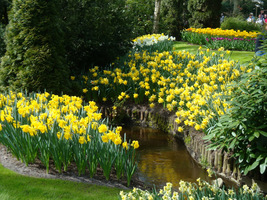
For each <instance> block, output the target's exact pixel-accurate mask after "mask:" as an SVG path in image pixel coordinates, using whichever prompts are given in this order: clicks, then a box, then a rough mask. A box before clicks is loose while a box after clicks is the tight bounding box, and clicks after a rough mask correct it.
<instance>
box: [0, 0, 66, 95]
mask: <svg viewBox="0 0 267 200" xmlns="http://www.w3.org/2000/svg"><path fill="white" fill-rule="evenodd" d="M57 13H58V5H57V0H49V1H47V0H23V1H21V0H13V2H12V8H11V13H10V17H9V24H8V25H7V29H6V43H7V47H6V53H5V55H4V56H3V57H2V59H1V68H0V81H1V84H2V86H3V87H4V89H6V88H10V89H12V90H15V89H27V90H28V91H38V90H40V91H44V90H47V91H48V92H54V93H60V92H61V91H63V92H66V91H67V90H68V81H66V80H68V79H69V72H68V71H69V70H68V68H67V67H66V64H65V59H64V56H65V53H64V49H63V48H62V47H63V42H64V41H63V40H62V38H63V32H62V31H61V30H60V22H59V20H58V19H59V18H58V15H57Z"/></svg>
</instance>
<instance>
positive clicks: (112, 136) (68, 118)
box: [0, 91, 139, 185]
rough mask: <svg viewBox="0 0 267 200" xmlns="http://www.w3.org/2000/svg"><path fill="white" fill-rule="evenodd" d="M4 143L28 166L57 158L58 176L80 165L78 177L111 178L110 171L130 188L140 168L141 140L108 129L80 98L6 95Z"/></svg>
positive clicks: (93, 107) (95, 110) (93, 108)
mask: <svg viewBox="0 0 267 200" xmlns="http://www.w3.org/2000/svg"><path fill="white" fill-rule="evenodd" d="M0 98H1V112H0V119H1V124H0V131H1V132H0V142H1V143H2V144H4V145H5V146H6V147H7V148H8V149H9V150H10V151H11V153H12V154H13V155H14V156H15V157H16V158H17V159H18V160H21V161H22V162H24V163H25V164H26V165H28V164H29V163H33V162H34V161H35V160H36V159H40V161H41V162H42V163H43V164H44V166H45V167H46V170H47V172H48V170H49V162H50V160H51V159H52V160H53V162H54V164H55V167H56V169H57V170H58V172H59V173H61V172H62V170H64V171H67V170H68V166H69V165H70V164H71V163H75V165H76V167H77V170H78V174H79V175H81V174H84V173H85V172H86V169H87V170H88V171H89V174H90V176H91V177H93V176H94V175H95V174H96V170H97V167H98V166H100V167H101V168H102V169H103V174H104V176H105V178H106V179H107V180H109V177H110V173H111V169H112V168H114V169H115V170H116V175H117V179H118V180H119V179H121V178H122V177H123V176H125V177H126V178H127V183H128V185H129V184H130V181H131V178H132V176H133V174H134V172H135V170H136V167H137V164H136V159H135V155H136V153H135V149H136V148H138V147H139V143H138V141H132V142H131V143H128V142H127V141H126V136H124V138H122V137H121V135H120V131H121V127H116V128H112V127H108V125H107V123H108V122H107V120H106V119H101V113H98V107H97V106H96V103H95V102H93V101H90V102H89V104H86V105H83V101H82V99H81V98H78V97H75V96H68V95H63V96H57V95H50V94H49V93H34V94H30V95H27V94H23V93H13V92H11V91H10V93H9V94H1V95H0Z"/></svg>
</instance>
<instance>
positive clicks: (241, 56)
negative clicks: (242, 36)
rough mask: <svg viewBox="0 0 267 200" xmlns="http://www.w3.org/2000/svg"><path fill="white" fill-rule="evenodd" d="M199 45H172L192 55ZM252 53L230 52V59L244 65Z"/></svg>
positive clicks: (179, 43) (183, 43) (178, 42)
mask: <svg viewBox="0 0 267 200" xmlns="http://www.w3.org/2000/svg"><path fill="white" fill-rule="evenodd" d="M199 46H200V45H194V44H188V43H187V42H182V41H176V42H175V43H174V45H173V47H174V49H175V50H177V51H180V50H181V51H182V50H185V51H189V52H192V53H196V52H197V50H198V48H199ZM203 49H206V48H205V46H203ZM254 54H255V53H254V52H253V51H231V55H230V57H231V59H233V60H237V61H239V62H240V63H246V62H250V61H251V59H252V58H253V56H254Z"/></svg>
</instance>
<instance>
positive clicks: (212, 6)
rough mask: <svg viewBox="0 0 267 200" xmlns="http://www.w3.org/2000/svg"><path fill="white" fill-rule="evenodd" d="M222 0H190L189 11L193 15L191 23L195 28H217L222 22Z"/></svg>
mask: <svg viewBox="0 0 267 200" xmlns="http://www.w3.org/2000/svg"><path fill="white" fill-rule="evenodd" d="M221 3H222V0H189V1H188V11H189V12H190V14H191V15H192V17H191V18H190V19H189V25H190V26H191V27H195V28H202V27H203V28H206V27H211V28H216V27H219V24H220V14H219V13H218V11H220V10H221Z"/></svg>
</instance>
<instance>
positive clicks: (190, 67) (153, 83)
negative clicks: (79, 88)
mask: <svg viewBox="0 0 267 200" xmlns="http://www.w3.org/2000/svg"><path fill="white" fill-rule="evenodd" d="M229 53H230V52H229V51H224V49H223V48H220V49H219V53H215V52H211V51H209V49H207V50H202V49H201V48H200V49H199V51H198V53H197V54H191V53H189V52H186V51H173V52H169V51H164V52H161V53H159V52H152V53H149V52H147V51H142V52H131V53H129V54H128V58H129V59H128V60H125V62H124V65H123V66H120V65H118V66H116V64H114V68H113V69H112V70H108V69H105V70H100V69H99V68H98V67H94V68H92V69H90V70H89V74H88V75H87V76H85V75H84V76H83V83H84V90H85V91H84V92H86V93H85V95H87V98H89V99H91V98H95V100H100V101H103V102H104V101H110V102H113V103H114V102H125V101H132V102H135V103H148V104H149V105H150V107H151V108H153V107H154V106H155V105H162V106H163V107H164V108H166V109H167V110H169V111H171V112H176V115H177V119H176V122H177V123H178V124H180V123H181V122H184V125H188V126H191V127H194V128H195V129H196V130H207V129H208V128H209V127H211V126H213V125H214V123H216V121H217V120H218V118H219V117H220V116H221V115H223V114H224V113H225V111H226V110H227V109H228V108H229V106H228V104H227V102H225V100H223V99H222V97H223V96H224V95H227V94H230V93H231V92H232V91H231V90H226V85H227V84H228V83H230V82H232V81H233V80H238V79H239V77H240V75H241V74H242V73H245V72H247V71H251V69H252V66H240V64H239V63H238V62H235V61H230V60H228V59H227V55H228V54H229ZM178 131H180V132H182V131H183V127H182V126H180V127H179V128H178Z"/></svg>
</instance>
